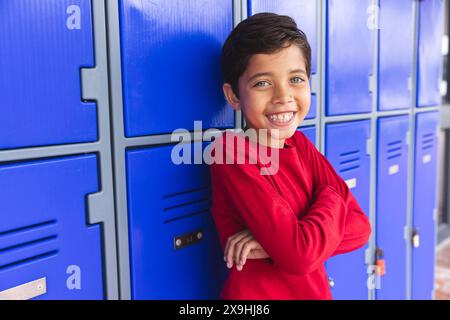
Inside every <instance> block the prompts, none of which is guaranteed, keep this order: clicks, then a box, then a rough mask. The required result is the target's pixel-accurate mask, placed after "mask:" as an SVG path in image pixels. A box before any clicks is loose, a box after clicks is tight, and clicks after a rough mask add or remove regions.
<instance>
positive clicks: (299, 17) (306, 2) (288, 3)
mask: <svg viewBox="0 0 450 320" xmlns="http://www.w3.org/2000/svg"><path fill="white" fill-rule="evenodd" d="M258 12H273V13H276V14H282V15H287V16H290V17H292V18H293V19H294V20H295V22H296V23H297V26H298V27H299V29H300V30H302V31H303V32H304V33H305V34H306V36H307V37H308V42H309V45H310V46H311V55H312V56H311V75H313V74H316V72H317V25H316V23H317V3H316V1H311V0H294V1H292V0H279V1H271V0H248V16H251V15H253V14H255V13H258ZM316 114H317V95H316V94H312V95H311V108H310V110H309V113H308V114H307V115H306V117H305V119H311V118H315V117H316Z"/></svg>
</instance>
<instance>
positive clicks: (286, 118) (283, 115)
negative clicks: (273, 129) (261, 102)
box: [269, 112, 294, 122]
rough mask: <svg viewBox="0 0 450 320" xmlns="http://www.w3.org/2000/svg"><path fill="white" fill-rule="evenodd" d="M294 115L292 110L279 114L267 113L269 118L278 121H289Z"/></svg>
mask: <svg viewBox="0 0 450 320" xmlns="http://www.w3.org/2000/svg"><path fill="white" fill-rule="evenodd" d="M293 117H294V113H293V112H286V113H281V114H271V115H269V119H270V120H272V121H278V122H289V121H291V119H292V118H293Z"/></svg>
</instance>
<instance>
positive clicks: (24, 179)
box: [0, 155, 104, 300]
mask: <svg viewBox="0 0 450 320" xmlns="http://www.w3.org/2000/svg"><path fill="white" fill-rule="evenodd" d="M0 190H2V191H1V193H0V291H4V290H7V289H10V288H14V287H16V286H19V285H22V284H25V283H28V282H31V281H34V280H37V279H40V278H42V277H46V284H47V293H46V294H44V295H40V296H37V297H36V299H52V300H53V299H102V298H103V297H104V296H103V295H104V293H103V273H102V243H101V234H100V231H101V229H100V226H99V225H87V221H86V209H87V208H86V196H87V195H88V194H91V193H95V192H97V191H98V171H97V157H96V156H95V155H85V156H70V157H64V158H54V159H48V160H39V161H30V162H19V163H12V164H4V165H1V166H0Z"/></svg>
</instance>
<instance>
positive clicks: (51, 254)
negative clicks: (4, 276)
mask: <svg viewBox="0 0 450 320" xmlns="http://www.w3.org/2000/svg"><path fill="white" fill-rule="evenodd" d="M58 251H59V250H51V251H48V252H45V253H41V254H38V255H35V256H32V257H29V258H26V259H21V260H18V261H14V262H11V263H8V264H4V265H0V271H2V270H4V269H8V268H12V267H17V266H20V265H22V264H26V263H30V262H37V261H39V260H43V259H46V258H50V257H54V256H56V255H57V254H58Z"/></svg>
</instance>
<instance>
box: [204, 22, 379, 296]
mask: <svg viewBox="0 0 450 320" xmlns="http://www.w3.org/2000/svg"><path fill="white" fill-rule="evenodd" d="M310 66H311V49H310V46H309V44H308V41H307V38H306V36H305V35H304V33H303V32H302V31H300V30H299V29H298V28H297V25H296V24H295V22H294V21H293V20H292V19H291V18H290V17H287V16H281V15H276V14H271V13H260V14H256V15H254V16H251V17H249V18H248V19H246V20H244V21H242V22H241V23H240V24H239V25H238V26H237V27H236V28H235V29H234V30H233V31H232V32H231V34H230V35H229V37H228V39H227V40H226V42H225V44H224V46H223V51H222V69H223V75H224V82H225V83H224V85H223V91H224V94H225V97H226V99H227V100H228V102H229V104H230V105H231V107H232V108H233V109H235V110H241V111H242V113H243V116H244V118H245V121H246V124H247V128H248V130H254V131H256V132H258V133H261V132H262V133H263V134H258V135H257V137H256V138H255V137H247V136H243V135H241V134H239V133H233V132H228V131H227V132H225V133H224V134H223V135H222V136H221V137H219V138H218V139H216V140H215V141H214V148H215V150H218V148H222V149H224V150H225V153H226V154H227V157H228V156H230V155H231V158H232V159H231V160H236V157H237V156H238V155H242V154H243V155H244V156H245V159H246V161H245V163H236V162H237V161H231V162H232V163H229V162H227V163H224V161H222V162H219V163H221V164H219V163H217V162H216V163H214V164H212V165H211V167H210V168H211V179H212V196H213V203H212V215H213V218H214V222H215V224H216V227H217V230H218V233H219V237H220V242H221V245H222V247H223V248H224V251H225V254H224V259H225V261H226V263H227V266H228V268H230V272H229V275H228V278H227V280H226V282H225V286H224V288H223V290H222V293H221V297H222V298H223V299H332V296H331V291H330V288H329V285H328V280H327V275H326V271H325V266H324V262H325V261H326V260H327V259H329V258H330V257H332V256H334V255H336V254H342V253H345V252H350V251H353V250H356V249H358V248H360V247H362V246H363V245H364V244H365V243H366V242H367V241H368V238H369V236H370V232H371V228H370V224H369V221H368V219H367V217H366V216H365V214H364V213H363V212H362V210H361V208H360V206H359V205H358V203H357V202H356V200H355V198H354V197H353V195H352V194H351V193H350V191H349V189H348V187H347V185H346V183H345V182H344V181H343V180H342V179H341V178H340V177H339V176H338V175H337V174H336V172H335V171H334V169H333V168H332V166H331V165H330V163H329V162H328V161H327V160H326V159H325V158H324V157H323V156H322V155H321V154H320V153H319V152H318V151H317V149H316V148H315V147H314V146H313V145H312V144H311V143H310V142H309V141H308V139H307V138H306V137H305V136H304V134H303V133H301V132H300V131H297V130H296V129H297V127H298V126H299V125H300V123H301V122H302V121H303V119H304V117H305V116H306V114H307V113H308V110H309V105H310V94H311V92H310V87H309V77H310ZM236 142H237V145H239V144H241V145H245V148H244V149H242V148H240V149H239V148H238V150H236V148H235V143H236ZM252 150H265V151H266V154H274V153H277V154H278V158H277V161H279V163H278V171H277V172H276V173H274V174H269V175H263V174H261V168H262V167H264V166H265V164H264V162H263V161H262V157H258V158H257V161H256V163H249V162H251V161H249V160H250V159H249V153H250V152H251V151H252ZM263 154H264V153H263Z"/></svg>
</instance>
